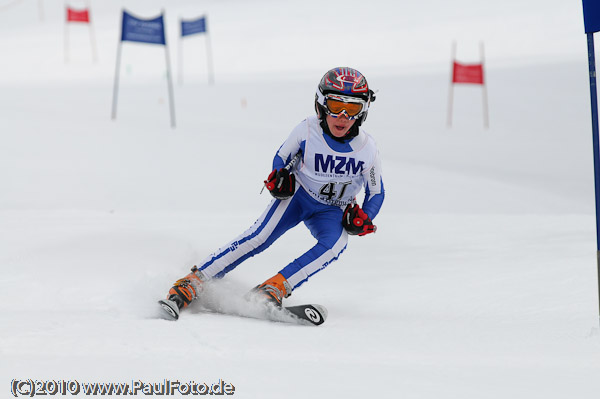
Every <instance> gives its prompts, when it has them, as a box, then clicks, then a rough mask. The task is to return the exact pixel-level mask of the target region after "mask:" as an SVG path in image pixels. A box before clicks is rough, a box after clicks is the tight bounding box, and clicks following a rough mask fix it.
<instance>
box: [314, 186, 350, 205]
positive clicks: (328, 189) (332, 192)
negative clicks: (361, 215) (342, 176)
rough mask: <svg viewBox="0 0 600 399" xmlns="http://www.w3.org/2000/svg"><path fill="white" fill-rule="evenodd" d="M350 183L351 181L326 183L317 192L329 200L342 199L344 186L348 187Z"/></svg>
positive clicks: (344, 191) (344, 190)
mask: <svg viewBox="0 0 600 399" xmlns="http://www.w3.org/2000/svg"><path fill="white" fill-rule="evenodd" d="M350 184H352V182H351V181H348V182H343V183H333V182H332V183H326V184H324V185H323V186H322V187H321V189H320V190H319V194H320V195H322V196H323V197H325V198H327V200H328V201H331V200H332V199H334V198H337V199H342V198H343V197H344V194H345V193H346V188H348V186H349V185H350ZM339 186H341V187H339ZM338 193H339V194H338Z"/></svg>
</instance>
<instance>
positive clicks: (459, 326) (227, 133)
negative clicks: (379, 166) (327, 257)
mask: <svg viewBox="0 0 600 399" xmlns="http://www.w3.org/2000/svg"><path fill="white" fill-rule="evenodd" d="M171 3H173V4H171ZM446 3H447V2H441V1H431V2H424V4H421V5H409V4H397V3H396V2H390V1H384V0H376V1H371V2H369V4H368V5H364V4H363V2H358V1H354V0H352V1H349V2H348V3H347V4H346V6H344V7H341V6H340V5H339V4H338V3H330V2H320V1H316V0H307V1H303V2H289V1H288V2H282V1H271V0H260V1H258V0H257V1H252V2H249V1H241V0H228V1H205V2H202V3H199V2H195V1H183V0H181V1H177V2H164V3H163V2H161V1H157V0H143V1H142V0H127V1H111V2H100V1H95V2H92V18H93V20H94V28H95V35H96V40H97V45H98V55H99V57H98V58H99V61H98V62H97V63H93V62H92V59H91V52H90V42H89V37H88V30H87V27H85V26H81V25H78V26H75V25H73V26H69V35H70V36H69V37H70V55H71V57H70V62H69V63H65V62H64V53H63V40H64V37H63V32H64V31H63V30H64V26H63V23H62V16H63V12H64V11H63V10H64V9H63V7H64V3H63V2H62V1H57V0H53V1H50V0H46V1H43V2H42V4H43V7H44V8H43V21H40V18H39V14H38V8H37V7H38V4H39V2H35V1H32V0H29V1H27V0H23V1H20V2H15V4H13V5H11V6H10V7H5V8H2V6H3V5H5V4H9V2H7V1H5V2H0V33H2V34H1V35H0V54H2V62H1V63H0V126H1V129H0V137H1V141H0V142H1V145H0V270H1V273H0V292H2V297H3V298H4V300H3V301H2V302H1V303H0V315H1V319H2V320H3V322H2V323H1V324H0V359H1V361H0V396H2V397H9V395H10V389H11V382H12V381H13V380H14V379H19V380H25V379H39V380H71V381H73V380H77V381H78V382H80V383H84V382H117V383H118V382H121V383H130V384H133V382H135V381H140V380H141V381H144V382H148V383H159V382H162V381H164V380H165V379H169V380H172V381H175V380H179V381H191V380H193V381H196V382H198V383H201V382H207V383H209V384H211V383H213V382H218V381H219V380H224V381H226V382H228V383H230V384H233V385H234V386H235V394H234V395H233V396H234V397H239V398H282V397H284V398H290V399H291V398H306V397H315V398H325V397H344V398H364V397H374V398H392V397H408V398H440V397H443V398H506V397H513V398H567V397H573V398H586V399H587V398H595V397H596V396H597V393H598V392H599V391H600V381H599V380H598V375H599V372H600V333H599V330H598V321H599V320H598V286H597V284H598V280H597V274H596V257H595V218H594V191H593V166H592V147H591V129H590V117H589V89H588V87H587V65H586V60H587V58H586V48H585V36H584V34H583V23H582V18H581V9H580V7H581V6H580V5H579V4H563V3H565V2H559V1H541V0H535V1H534V0H532V1H530V2H527V3H526V4H522V2H517V1H509V2H503V3H502V4H503V6H502V7H501V6H500V5H497V6H495V5H491V4H483V3H481V2H474V1H471V0H461V1H459V2H456V7H455V8H452V9H450V8H448V7H447V6H446ZM70 4H72V5H73V6H77V5H81V4H84V3H83V2H76V1H73V2H72V3H70ZM122 6H125V7H127V9H128V10H130V11H132V12H133V13H135V14H136V15H139V16H144V17H152V16H155V15H157V14H158V13H159V12H160V10H161V8H165V10H166V13H167V27H168V29H169V36H168V41H169V43H170V45H171V47H170V55H171V61H172V66H173V69H174V71H177V66H178V64H177V62H178V45H177V40H176V37H177V27H176V23H177V17H178V16H183V17H185V18H193V17H195V16H198V15H201V14H203V13H204V12H207V13H208V14H209V18H210V19H209V29H210V30H211V40H212V46H213V50H214V60H215V70H216V84H215V85H208V83H207V78H206V66H205V64H204V58H203V56H204V50H205V47H204V46H205V42H204V38H202V37H193V38H189V39H186V41H185V42H184V44H183V46H184V51H185V54H184V59H185V68H184V84H183V85H176V86H175V105H176V109H177V116H176V117H177V128H176V129H171V128H170V124H169V114H168V96H167V81H166V79H165V67H164V65H165V64H164V63H165V56H164V49H162V48H160V47H154V46H147V45H135V44H131V43H125V44H124V45H123V60H122V66H121V82H120V93H119V109H118V117H117V120H115V121H113V120H111V119H110V110H111V100H112V94H113V93H112V89H113V86H112V85H113V76H114V68H115V55H116V47H117V38H118V33H119V32H118V22H119V10H120V9H121V7H122ZM541 6H544V7H548V10H547V11H545V13H544V18H541V17H538V16H537V13H538V12H539V11H538V10H539V9H540V7H541ZM357 8H360V9H361V11H362V13H363V14H362V15H361V17H362V18H361V19H360V28H363V27H364V29H358V30H359V31H360V34H359V35H356V31H357V29H349V28H348V26H349V24H351V23H354V22H353V21H355V18H356V12H355V10H356V9H357ZM264 10H268V12H267V13H265V12H264ZM509 11H510V12H509ZM351 21H352V22H351ZM509 26H510V27H512V29H508V27H509ZM307 28H308V29H307ZM454 38H456V39H458V40H459V47H458V49H459V58H463V57H464V59H465V60H477V57H478V53H477V50H478V48H477V46H478V41H479V40H480V39H481V40H484V41H485V43H486V59H487V63H486V66H487V76H488V82H489V86H488V95H489V106H490V124H491V128H490V129H487V130H486V129H483V127H482V117H481V91H480V89H479V88H478V87H464V86H463V87H457V88H456V89H455V109H454V125H453V127H452V128H451V129H447V128H446V105H447V96H448V73H449V71H448V64H449V62H448V61H449V59H448V57H449V54H450V44H451V40H452V39H454ZM335 65H352V66H355V67H357V68H358V69H360V70H361V71H362V72H363V73H365V75H366V76H367V78H368V79H369V83H370V85H371V86H372V87H374V88H375V89H378V90H379V92H378V97H377V101H376V103H375V104H374V105H373V108H372V110H371V112H370V113H369V119H368V121H367V122H366V123H365V128H366V129H367V130H368V131H369V132H370V133H371V134H372V135H373V136H374V137H375V138H376V140H377V142H378V144H379V147H380V149H381V153H382V158H383V166H384V179H385V184H386V190H387V191H386V202H385V204H384V208H383V209H382V212H381V213H380V216H378V218H377V219H376V224H377V225H378V228H379V230H378V232H377V234H375V235H371V236H367V237H362V238H354V239H352V240H351V241H350V244H349V247H348V249H347V250H346V251H345V252H344V255H343V256H342V257H341V259H340V260H339V261H338V262H336V263H335V264H332V265H331V266H329V267H328V268H327V269H325V270H324V271H322V272H320V273H319V274H318V275H316V276H314V278H312V279H311V281H310V282H308V283H307V284H305V285H304V286H302V288H301V289H299V290H297V291H295V292H294V295H293V296H292V297H290V298H288V302H289V303H290V304H299V303H305V302H316V303H321V304H323V305H325V306H327V308H328V310H329V319H328V321H327V323H326V324H324V325H323V326H321V327H318V328H310V327H301V326H293V325H288V324H280V323H270V322H264V321H258V320H249V319H241V318H236V317H231V316H222V315H214V314H204V313H202V312H200V309H199V308H198V307H197V306H196V307H194V308H192V309H190V310H189V311H187V312H185V313H184V314H183V315H182V317H181V319H180V320H179V321H178V322H176V323H172V322H168V321H165V320H159V319H156V318H155V311H156V305H155V303H156V300H157V299H158V298H161V297H163V296H164V295H165V293H166V291H167V290H168V288H169V287H170V285H171V284H172V282H173V281H174V280H176V279H177V278H179V277H182V276H183V275H184V274H185V273H187V270H188V268H189V267H190V266H192V265H193V264H194V263H197V262H199V261H200V260H202V259H203V258H204V257H205V256H206V255H207V254H209V253H211V252H212V251H214V250H215V249H216V248H217V247H219V246H221V245H223V244H224V243H226V242H227V241H228V240H230V239H231V238H233V237H234V236H236V235H237V234H238V233H240V232H241V231H242V230H243V229H245V228H247V227H248V226H249V225H250V224H252V222H253V221H254V220H255V219H256V217H258V216H259V215H260V213H261V212H262V210H263V209H264V207H265V206H266V204H267V203H268V201H269V197H268V195H267V194H266V193H263V194H262V195H259V192H260V189H261V183H262V180H263V179H264V178H265V176H266V174H268V172H269V171H270V165H271V159H272V156H273V153H274V152H275V151H276V150H277V148H278V147H279V145H280V144H281V142H282V141H283V140H284V139H285V137H286V136H287V135H288V133H289V131H290V130H291V128H292V127H293V126H295V124H296V123H297V122H299V121H300V120H301V119H303V118H304V117H305V116H306V115H309V114H311V113H312V112H313V107H312V99H313V96H314V89H315V86H316V83H317V81H318V79H319V78H320V77H321V75H322V74H323V73H324V72H325V71H326V70H327V69H329V68H331V67H333V66H335ZM174 73H175V72H174ZM312 245H313V239H312V237H311V236H310V234H309V233H308V232H307V231H306V230H305V229H304V228H303V227H298V228H297V229H294V230H293V231H291V232H290V233H289V234H288V235H286V236H284V237H283V238H282V239H281V240H279V241H278V242H277V243H275V244H274V245H273V246H272V247H271V248H270V249H269V250H268V251H267V252H265V253H263V254H261V255H260V256H257V257H255V258H252V259H250V260H248V261H247V262H245V263H244V264H243V265H241V266H239V267H238V268H237V269H236V270H235V271H234V272H232V273H230V274H229V275H228V276H227V278H226V279H224V280H223V281H222V282H220V283H219V284H220V287H219V288H220V289H222V290H223V292H225V293H227V294H228V295H233V296H235V295H243V294H244V293H245V292H246V291H247V290H248V289H250V288H251V287H253V286H254V285H256V284H258V283H260V282H262V281H263V280H264V279H266V278H268V277H270V276H271V275H272V274H274V273H275V272H277V271H278V270H279V269H280V268H281V267H282V266H284V265H285V264H287V263H288V262H289V261H290V260H292V259H293V258H295V257H297V256H298V255H299V254H300V253H301V252H302V251H304V250H306V249H307V248H309V247H310V246H312ZM140 395H141V393H140ZM80 396H86V395H84V394H83V393H81V394H80ZM98 397H101V396H98ZM103 397H107V396H106V395H104V396H103ZM174 397H176V396H174Z"/></svg>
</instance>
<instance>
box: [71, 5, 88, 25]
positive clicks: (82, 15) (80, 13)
mask: <svg viewBox="0 0 600 399" xmlns="http://www.w3.org/2000/svg"><path fill="white" fill-rule="evenodd" d="M67 22H88V23H89V22H90V12H89V11H88V10H73V9H72V8H68V7H67Z"/></svg>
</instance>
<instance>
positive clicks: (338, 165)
mask: <svg viewBox="0 0 600 399" xmlns="http://www.w3.org/2000/svg"><path fill="white" fill-rule="evenodd" d="M364 165H365V163H364V162H363V161H356V159H354V158H352V157H343V156H336V157H333V155H327V157H324V156H323V154H317V153H315V172H324V173H335V174H338V175H348V174H353V175H356V174H358V173H361V172H362V171H363V169H364Z"/></svg>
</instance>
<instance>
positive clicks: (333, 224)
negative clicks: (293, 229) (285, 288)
mask: <svg viewBox="0 0 600 399" xmlns="http://www.w3.org/2000/svg"><path fill="white" fill-rule="evenodd" d="M342 214H343V211H342V210H341V209H340V208H335V207H331V206H325V205H324V206H323V209H322V210H321V211H320V212H316V213H315V214H313V215H312V216H311V217H310V218H308V219H307V220H305V221H304V223H305V224H306V226H307V227H308V229H309V230H310V232H311V233H312V235H313V236H314V237H315V238H316V239H317V241H318V242H317V244H316V245H315V246H314V247H312V248H311V249H310V250H308V251H307V252H306V253H304V254H303V255H302V256H300V257H299V258H298V259H296V260H294V261H293V262H291V263H290V264H289V265H287V266H286V267H284V268H283V269H282V270H281V271H280V272H279V273H280V274H281V275H282V276H283V277H284V278H285V279H286V280H287V282H288V283H289V285H290V286H291V288H292V290H293V289H295V288H298V287H299V286H300V285H302V284H303V283H304V282H305V281H306V280H308V278H309V277H310V276H312V275H313V274H315V273H317V272H318V271H320V270H322V269H324V268H325V267H327V266H328V265H329V264H330V263H331V262H333V261H335V260H337V259H338V257H339V256H340V254H341V253H342V252H343V251H344V250H345V249H346V244H347V243H348V233H346V230H344V228H343V227H342V223H341V220H342ZM289 294H291V292H288V293H287V295H289Z"/></svg>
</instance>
